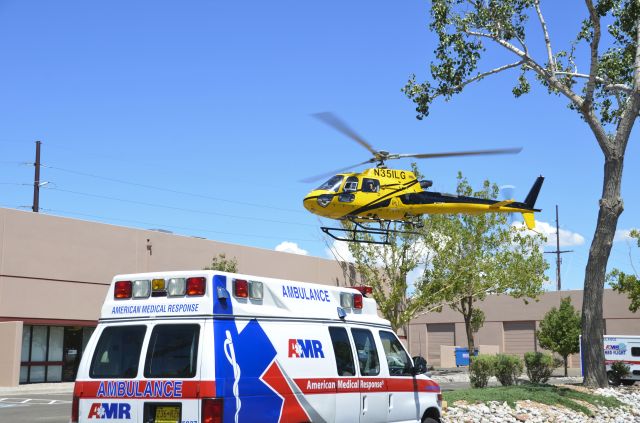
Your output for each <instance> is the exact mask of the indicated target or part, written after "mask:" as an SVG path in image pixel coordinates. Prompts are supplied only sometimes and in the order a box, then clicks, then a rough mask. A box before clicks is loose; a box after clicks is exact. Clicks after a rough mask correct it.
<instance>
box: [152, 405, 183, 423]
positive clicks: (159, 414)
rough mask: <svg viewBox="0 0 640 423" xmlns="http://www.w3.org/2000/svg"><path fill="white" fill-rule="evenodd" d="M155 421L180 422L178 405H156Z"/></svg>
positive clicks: (162, 422) (158, 422)
mask: <svg viewBox="0 0 640 423" xmlns="http://www.w3.org/2000/svg"><path fill="white" fill-rule="evenodd" d="M155 420H156V423H180V407H178V406H174V407H156V419H155Z"/></svg>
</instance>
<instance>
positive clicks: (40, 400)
mask: <svg viewBox="0 0 640 423" xmlns="http://www.w3.org/2000/svg"><path fill="white" fill-rule="evenodd" d="M72 393H73V383H41V384H31V385H20V386H16V387H0V422H34V423H38V422H43V423H68V422H69V418H70V417H71V399H72Z"/></svg>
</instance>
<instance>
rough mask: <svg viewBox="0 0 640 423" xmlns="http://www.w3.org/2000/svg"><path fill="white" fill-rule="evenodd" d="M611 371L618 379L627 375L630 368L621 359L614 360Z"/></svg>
mask: <svg viewBox="0 0 640 423" xmlns="http://www.w3.org/2000/svg"><path fill="white" fill-rule="evenodd" d="M611 373H613V375H614V377H615V378H617V380H620V379H622V378H625V377H627V376H629V373H631V368H630V367H629V366H628V365H626V364H625V363H623V362H622V361H616V362H615V363H613V364H612V365H611Z"/></svg>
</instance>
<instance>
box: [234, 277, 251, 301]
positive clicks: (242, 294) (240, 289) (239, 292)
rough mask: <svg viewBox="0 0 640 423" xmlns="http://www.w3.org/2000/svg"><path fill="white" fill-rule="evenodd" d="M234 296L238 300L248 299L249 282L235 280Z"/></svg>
mask: <svg viewBox="0 0 640 423" xmlns="http://www.w3.org/2000/svg"><path fill="white" fill-rule="evenodd" d="M233 295H234V296H236V297H237V298H247V297H248V296H249V282H247V281H246V280H244V279H234V280H233Z"/></svg>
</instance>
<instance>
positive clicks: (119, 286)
mask: <svg viewBox="0 0 640 423" xmlns="http://www.w3.org/2000/svg"><path fill="white" fill-rule="evenodd" d="M113 298H115V299H117V300H124V299H127V298H131V281H117V282H116V284H115V286H114V287H113Z"/></svg>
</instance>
